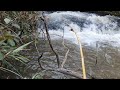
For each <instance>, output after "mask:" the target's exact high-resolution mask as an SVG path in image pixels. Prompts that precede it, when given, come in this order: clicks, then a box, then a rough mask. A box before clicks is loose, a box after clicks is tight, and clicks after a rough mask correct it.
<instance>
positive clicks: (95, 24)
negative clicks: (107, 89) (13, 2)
mask: <svg viewBox="0 0 120 90" xmlns="http://www.w3.org/2000/svg"><path fill="white" fill-rule="evenodd" d="M45 16H46V17H47V24H48V29H49V33H50V36H51V39H52V43H53V46H54V49H55V51H56V52H57V53H58V54H59V57H60V61H61V62H62V60H63V59H64V56H65V53H66V52H67V49H65V48H64V47H63V45H62V39H63V35H64V40H65V44H66V45H67V46H68V47H69V49H70V52H69V54H68V59H67V61H66V64H65V67H64V68H67V69H70V70H73V71H76V72H79V73H82V72H81V60H80V55H79V45H78V42H77V39H76V36H75V35H74V33H73V32H72V31H70V29H71V27H72V28H73V30H74V31H75V32H76V33H77V35H78V36H79V37H80V42H81V43H82V47H83V53H84V58H85V65H86V72H87V73H89V74H90V75H91V76H93V77H95V78H97V79H119V78H120V18H119V17H115V16H111V15H105V16H100V15H97V14H94V13H87V12H79V11H74V12H73V11H56V12H51V13H45ZM41 28H42V25H41V26H40V27H39V28H38V31H40V29H41ZM39 37H40V38H41V37H42V36H41V35H39ZM46 47H47V48H48V46H47V45H46ZM39 49H40V50H41V52H42V51H44V52H45V54H44V56H43V58H42V59H43V60H44V62H43V63H44V64H45V66H46V67H47V66H49V67H53V68H55V67H56V60H55V55H54V54H53V53H51V51H50V48H48V49H46V51H45V50H42V49H43V48H41V47H40V48H39ZM53 63H54V64H53ZM33 64H34V68H36V69H34V73H36V72H37V73H38V72H41V73H42V72H44V73H42V75H43V74H44V76H45V77H47V78H50V79H51V78H52V79H66V78H68V79H71V78H74V77H71V76H69V75H64V74H61V73H59V72H47V71H41V70H40V69H38V67H39V66H38V64H37V61H35V59H34V61H31V62H30V63H29V64H28V67H31V68H33V66H32V65H33ZM35 70H36V71H35ZM32 75H33V74H31V76H32Z"/></svg>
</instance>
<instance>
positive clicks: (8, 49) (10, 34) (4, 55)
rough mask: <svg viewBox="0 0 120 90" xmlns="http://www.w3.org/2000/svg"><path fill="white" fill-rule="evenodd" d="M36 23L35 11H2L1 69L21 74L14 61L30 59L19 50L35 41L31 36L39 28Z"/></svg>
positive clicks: (0, 29)
mask: <svg viewBox="0 0 120 90" xmlns="http://www.w3.org/2000/svg"><path fill="white" fill-rule="evenodd" d="M36 23H37V12H35V11H0V67H1V68H0V70H3V69H2V68H4V70H5V69H6V70H7V71H11V72H14V73H17V74H19V75H20V73H19V72H18V70H17V69H18V68H15V67H14V66H13V62H15V61H16V60H17V61H19V62H21V63H22V64H26V63H27V62H28V61H29V59H28V58H27V57H25V56H23V55H20V53H19V52H20V51H21V50H23V49H24V48H25V47H27V46H28V45H29V44H31V43H32V42H33V41H31V40H33V39H31V37H32V34H33V33H35V32H36V30H37V29H36V28H37V27H36V26H37V24H36ZM26 39H27V40H29V41H26ZM0 77H1V76H0Z"/></svg>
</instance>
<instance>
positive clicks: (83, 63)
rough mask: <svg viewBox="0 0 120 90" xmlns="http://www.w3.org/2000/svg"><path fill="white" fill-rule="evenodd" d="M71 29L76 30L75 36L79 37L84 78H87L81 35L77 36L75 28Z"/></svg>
mask: <svg viewBox="0 0 120 90" xmlns="http://www.w3.org/2000/svg"><path fill="white" fill-rule="evenodd" d="M71 31H73V32H74V34H75V36H76V38H77V41H78V44H79V46H80V56H81V61H82V72H83V79H86V70H85V62H84V55H83V50H82V45H81V43H80V37H78V36H77V33H76V32H75V31H74V30H73V29H71Z"/></svg>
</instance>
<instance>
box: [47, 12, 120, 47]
mask: <svg viewBox="0 0 120 90" xmlns="http://www.w3.org/2000/svg"><path fill="white" fill-rule="evenodd" d="M63 15H68V16H69V15H71V16H75V17H79V18H82V19H83V18H84V19H86V20H89V21H90V22H91V23H90V24H86V23H84V27H82V28H81V27H80V26H78V25H77V24H76V23H73V22H71V23H70V24H69V25H70V26H71V27H72V28H73V29H74V30H75V32H77V35H78V36H79V37H80V39H81V41H82V43H85V44H88V45H94V44H95V42H97V41H99V42H109V43H111V44H112V45H114V46H120V30H119V28H118V25H117V24H118V23H117V21H115V19H114V18H117V17H113V16H109V15H107V16H98V15H95V14H89V13H83V12H71V11H65V12H54V13H51V14H48V15H47V16H49V18H50V19H49V20H50V21H51V22H50V23H52V22H54V21H58V20H59V21H61V22H62V21H63V18H64V19H66V18H65V17H64V16H63ZM99 25H101V27H99ZM61 27H64V28H63V30H64V34H65V35H64V36H65V37H64V38H66V39H68V40H71V41H72V42H73V43H76V44H77V41H76V37H75V35H74V34H73V33H72V32H71V31H69V30H70V27H68V26H66V25H65V24H62V25H61ZM63 30H61V29H58V30H56V31H55V30H49V33H50V35H51V37H52V39H57V38H60V37H59V36H55V34H56V35H60V36H63ZM81 30H82V31H81ZM116 30H117V31H116ZM53 34H54V36H53Z"/></svg>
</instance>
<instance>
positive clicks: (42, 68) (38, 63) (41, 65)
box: [38, 53, 44, 70]
mask: <svg viewBox="0 0 120 90" xmlns="http://www.w3.org/2000/svg"><path fill="white" fill-rule="evenodd" d="M42 56H43V53H42V54H41V55H40V56H39V57H38V64H39V66H40V68H41V69H43V70H44V68H43V67H42V65H41V62H40V59H41V58H42Z"/></svg>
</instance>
